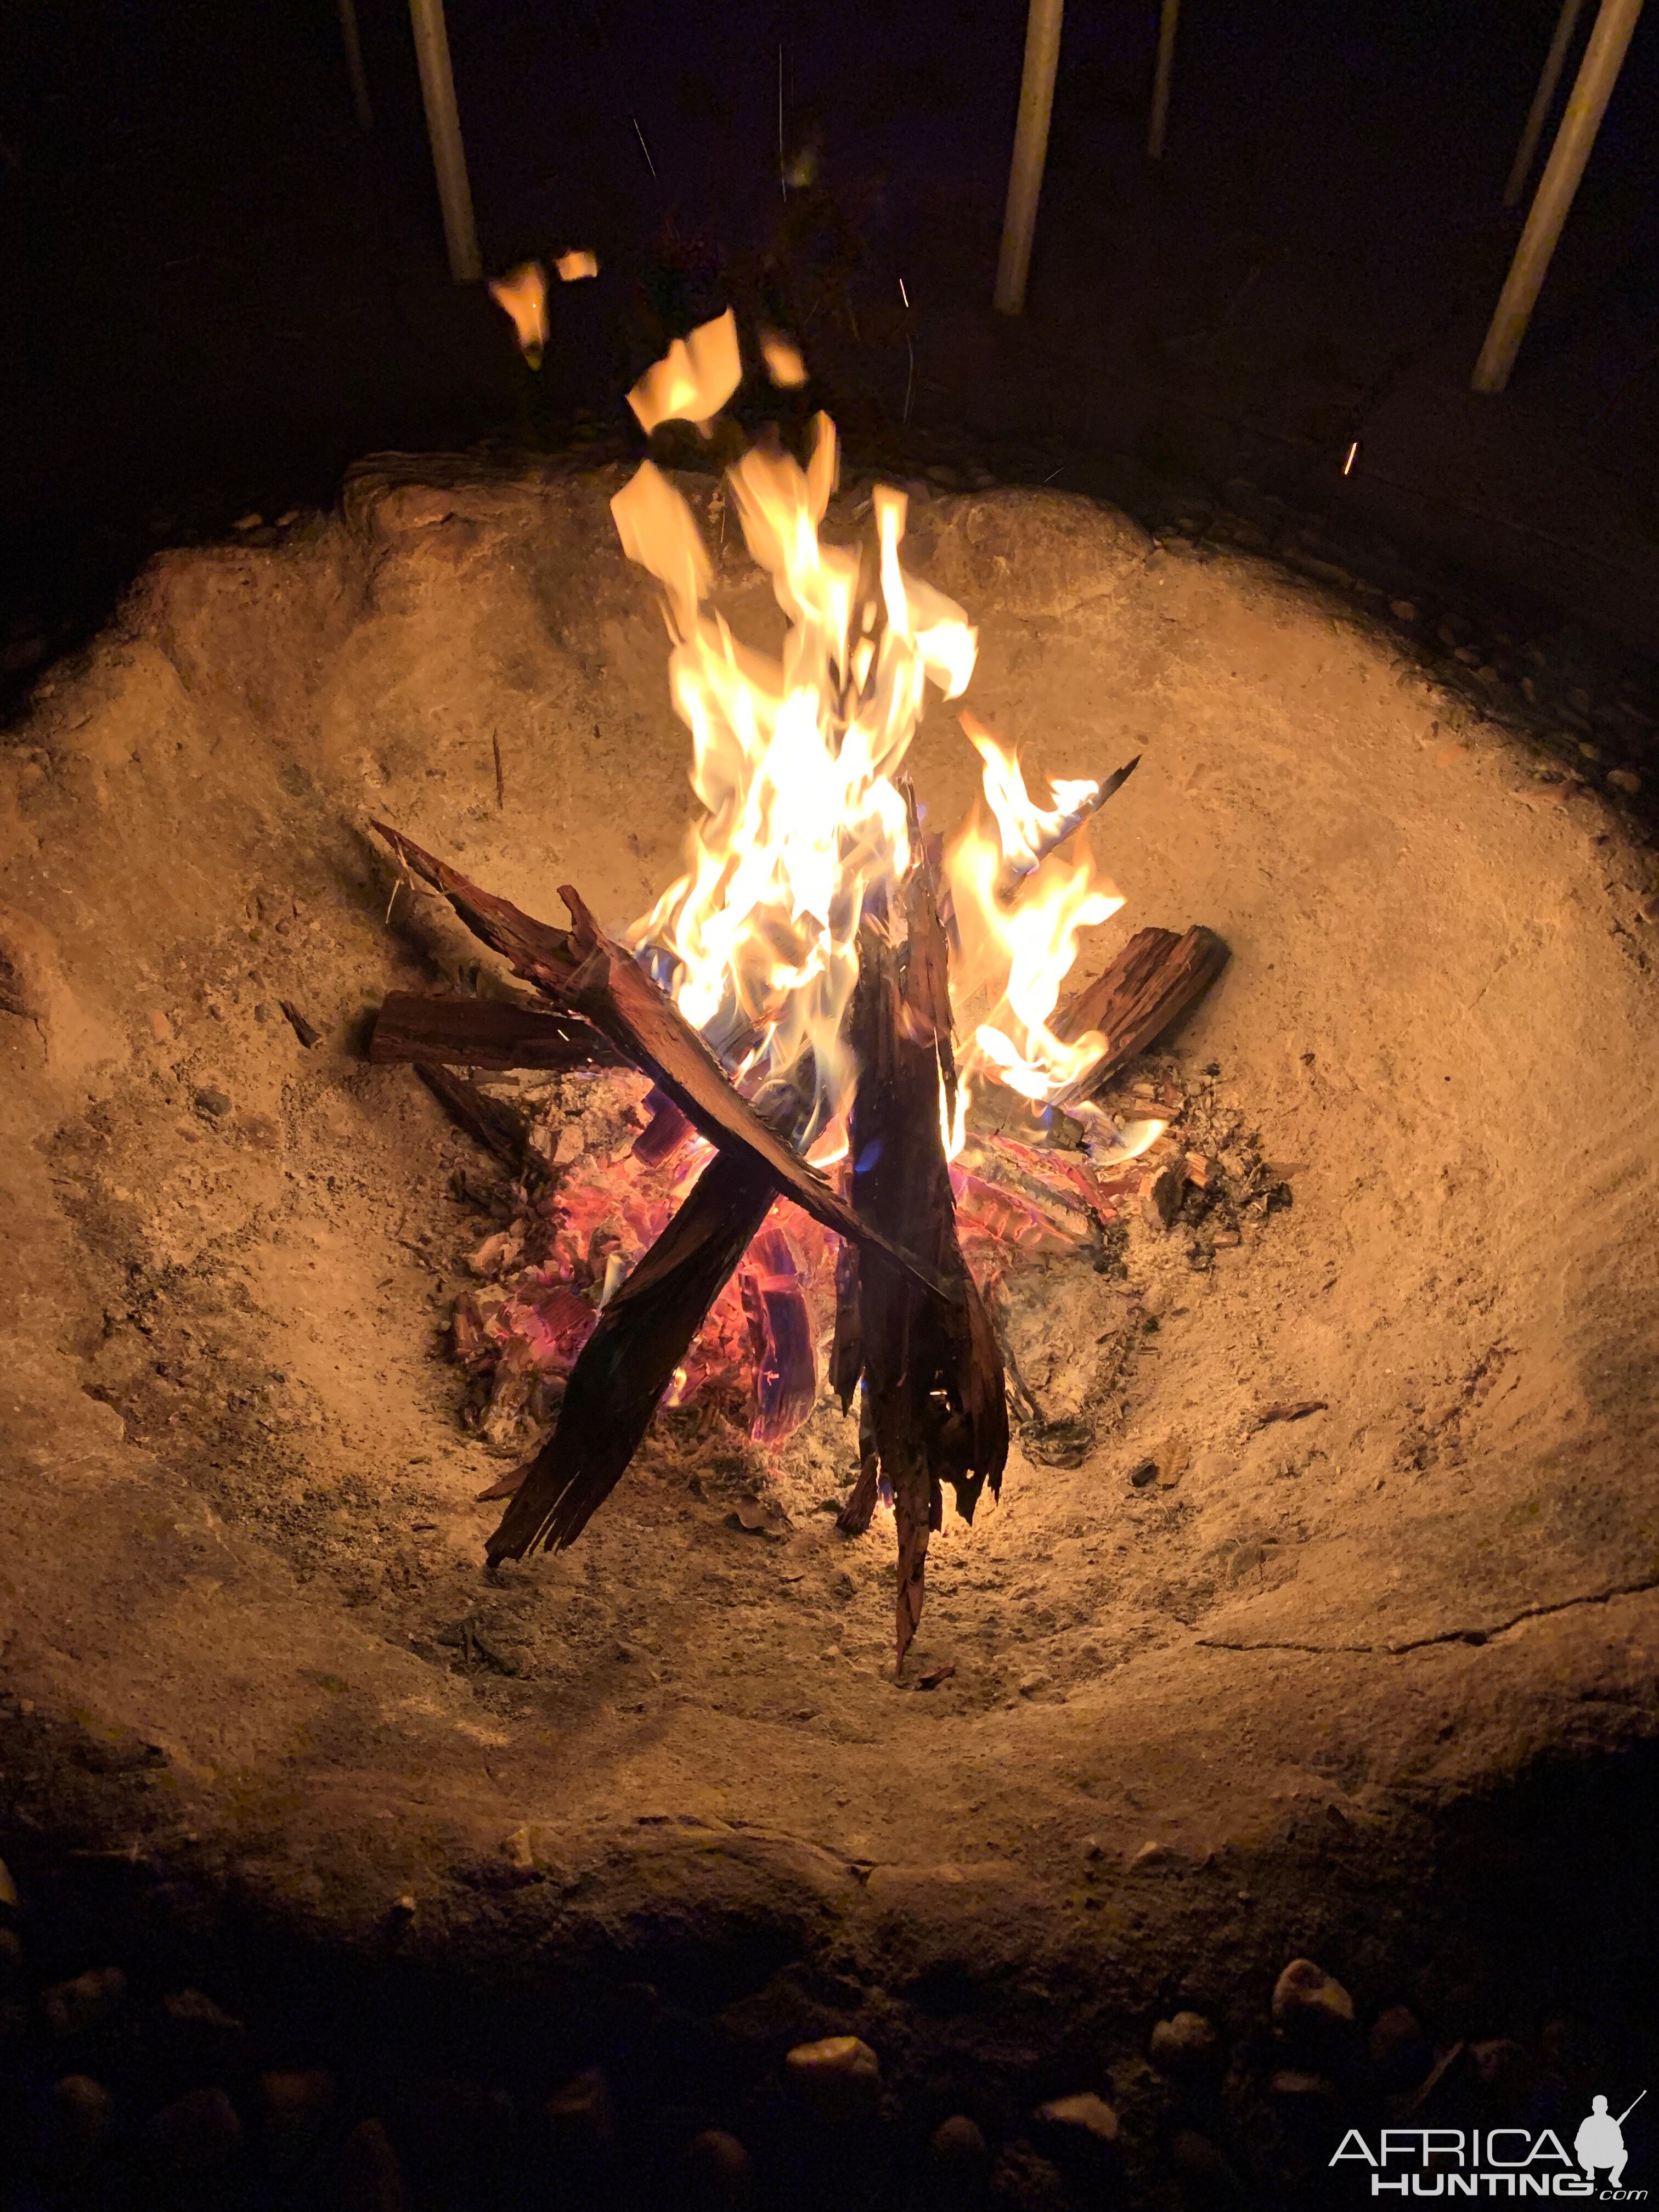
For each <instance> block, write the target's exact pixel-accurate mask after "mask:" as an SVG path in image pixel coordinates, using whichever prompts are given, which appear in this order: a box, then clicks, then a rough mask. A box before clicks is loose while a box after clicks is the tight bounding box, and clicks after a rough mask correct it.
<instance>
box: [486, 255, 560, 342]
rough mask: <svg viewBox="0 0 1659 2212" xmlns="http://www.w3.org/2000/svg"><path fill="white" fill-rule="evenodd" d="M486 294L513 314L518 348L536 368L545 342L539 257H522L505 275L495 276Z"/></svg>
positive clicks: (544, 275)
mask: <svg viewBox="0 0 1659 2212" xmlns="http://www.w3.org/2000/svg"><path fill="white" fill-rule="evenodd" d="M489 296H490V298H491V299H492V300H493V301H495V304H496V306H497V307H503V308H505V309H506V311H507V313H508V315H510V316H511V317H512V319H513V330H514V331H516V332H517V334H518V339H519V350H520V353H522V354H523V356H524V357H525V359H526V361H527V362H529V363H530V366H531V367H532V368H540V367H541V364H542V348H543V347H544V345H545V344H546V343H547V271H546V270H544V268H543V267H542V264H541V263H540V262H539V261H521V262H520V264H519V266H518V267H517V268H516V269H511V270H508V271H507V275H506V276H497V277H496V278H495V280H494V282H493V283H491V285H490V287H489Z"/></svg>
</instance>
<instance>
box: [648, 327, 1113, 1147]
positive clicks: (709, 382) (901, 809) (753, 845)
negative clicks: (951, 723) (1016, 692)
mask: <svg viewBox="0 0 1659 2212" xmlns="http://www.w3.org/2000/svg"><path fill="white" fill-rule="evenodd" d="M722 328H723V329H724V331H725V333H726V335H725V337H721V338H720V340H719V343H718V345H715V344H714V342H713V341H710V340H708V333H710V332H714V331H720V330H721V329H722ZM721 348H727V349H729V351H728V356H727V357H726V362H725V366H724V367H723V368H720V372H719V374H718V375H714V376H713V377H712V378H711V377H710V375H709V374H708V368H709V362H710V359H711V357H712V356H713V355H714V354H718V353H719V352H720V349H721ZM694 353H695V354H699V355H700V356H701V357H702V358H701V362H699V361H698V360H696V359H693V358H692V356H693V355H694ZM681 354H684V356H686V358H685V360H684V361H678V360H677V356H678V355H681ZM735 371H736V335H735V326H734V325H733V323H732V318H731V316H730V315H729V314H728V315H727V316H725V317H723V318H721V319H720V325H714V324H706V325H703V328H702V331H695V332H693V334H692V337H691V339H690V341H688V342H686V343H684V344H680V345H677V347H676V348H675V349H671V351H670V354H669V355H668V356H667V357H666V358H665V360H664V361H663V362H658V363H657V364H656V366H655V367H654V368H653V369H652V370H650V371H649V372H648V373H647V376H646V377H644V378H643V379H642V380H641V384H640V386H637V387H636V389H635V393H634V394H633V395H632V398H633V403H634V405H635V412H636V413H637V414H638V415H639V416H640V419H641V422H644V423H645V424H646V426H647V428H649V427H651V424H652V422H654V421H657V420H662V419H666V415H667V413H670V412H672V413H681V414H684V415H686V416H688V417H689V419H690V420H693V421H698V420H702V419H703V418H704V410H708V411H712V409H713V407H714V406H718V405H721V404H724V402H725V400H726V398H729V397H730V396H731V392H732V389H733V388H735V381H736V375H735ZM728 376H729V377H730V381H728V380H727V378H728ZM693 385H696V391H695V392H692V389H691V387H692V386H693ZM644 393H648V394H650V395H652V396H651V398H649V400H648V402H647V404H641V394H644ZM716 393H717V394H718V397H714V396H713V395H714V394H716ZM711 402H712V404H711ZM659 407H660V408H661V409H662V410H663V411H662V412H660V413H659V412H657V411H655V410H657V409H658V408H659ZM836 466H837V448H836V433H835V426H834V425H833V424H832V423H831V422H830V421H829V417H828V416H824V415H822V414H820V415H818V416H816V417H815V418H814V420H813V424H812V444H811V452H810V454H809V456H808V458H807V459H806V462H805V465H804V466H803V465H802V464H801V463H800V462H799V461H798V460H796V459H794V458H793V456H792V455H790V454H788V453H784V452H781V451H774V450H763V449H762V448H760V447H756V448H753V449H751V450H750V452H749V453H745V454H744V457H743V459H741V460H739V461H738V462H737V463H736V464H735V465H734V466H733V467H732V469H730V470H729V471H728V472H727V478H726V482H727V486H728V489H729V493H730V497H731V501H732V507H733V508H734V509H735V511H736V513H737V516H738V522H739V524H740V526H741V527H742V531H743V535H744V542H745V544H746V545H747V546H748V549H749V551H750V554H751V555H752V556H753V558H754V559H755V561H756V562H757V563H758V565H759V566H760V567H761V568H763V570H764V571H765V572H766V574H768V576H769V578H770V580H771V585H772V590H773V593H774V596H775V599H776V600H777V603H778V605H779V607H780V608H781V611H782V612H783V615H784V617H785V623H786V628H785V634H784V641H783V647H782V650H781V653H779V654H778V655H777V656H776V657H775V658H772V657H769V656H767V655H764V654H763V653H758V652H757V651H756V650H754V649H753V648H752V647H748V646H745V645H744V644H743V643H742V642H741V641H739V640H738V638H736V637H735V636H734V635H732V631H731V629H730V628H729V627H728V625H727V624H726V621H725V620H724V618H723V617H721V616H720V615H719V614H717V613H714V612H712V611H709V610H708V608H707V606H706V605H705V602H706V600H707V599H708V593H709V590H710V586H711V570H710V566H709V562H708V556H707V555H706V553H705V551H704V550H703V547H702V541H701V538H700V537H699V534H698V530H697V526H696V520H695V518H694V516H693V515H692V513H691V510H690V507H689V506H688V505H687V503H686V501H685V500H684V498H683V497H682V495H680V493H679V492H678V491H677V490H676V489H675V488H674V486H673V485H672V484H671V483H670V482H669V480H668V478H667V477H665V476H664V475H663V473H662V471H660V470H659V469H657V468H656V467H655V466H654V465H653V464H652V463H651V462H649V461H647V462H646V463H645V464H644V465H642V466H641V468H640V469H639V471H637V472H636V474H635V477H633V479H632V480H631V482H630V483H629V484H628V485H627V486H626V487H625V488H624V489H623V490H622V491H621V492H619V493H618V494H617V496H616V498H615V499H614V500H613V501H612V502H611V507H612V513H613V514H614V516H615V519H616V523H617V532H618V534H619V536H620V537H621V539H622V543H623V550H625V552H626V553H627V554H628V556H629V559H630V560H633V561H635V562H639V563H640V565H641V567H643V568H647V569H648V570H649V571H650V573H651V574H653V576H655V577H656V578H657V580H659V583H660V584H661V585H662V586H663V589H664V592H665V600H666V612H667V616H668V621H669V628H670V633H671V636H672V638H673V640H674V645H673V650H672V653H671V658H670V662H669V684H670V690H671V696H672V698H673V702H674V708H675V711H676V712H677V714H678V715H679V717H680V719H681V720H683V721H684V723H685V725H686V726H687V728H688V729H689V730H690V733H691V743H692V766H691V785H692V789H693V791H694V792H695V793H696V797H697V799H698V802H699V805H700V806H701V808H702V817H701V818H700V819H699V820H697V821H696V823H694V824H693V825H692V828H691V829H690V834H689V837H688V843H687V854H686V866H685V872H684V874H683V875H682V876H681V877H680V878H679V880H678V882H677V883H675V884H671V886H670V888H669V889H668V890H666V891H665V892H664V894H663V896H661V898H659V900H658V901H657V902H656V904H655V906H653V908H652V909H651V911H650V912H649V913H648V914H647V915H644V916H642V917H641V920H640V921H637V922H636V923H635V926H634V927H633V929H632V930H631V932H630V933H629V940H630V942H631V943H632V944H633V945H635V948H636V950H638V951H641V954H642V955H644V956H646V957H648V958H650V959H651V960H652V962H653V964H654V966H655V968H656V972H658V973H659V975H662V976H663V977H664V979H665V982H666V984H667V987H669V988H670V989H671V992H672V994H673V995H674V998H675V1000H676V1002H677V1003H678V1006H679V1007H680V1010H681V1012H683V1013H684V1015H685V1016H686V1018H687V1019H688V1020H689V1021H690V1022H691V1023H692V1024H693V1025H694V1026H696V1028H698V1029H701V1030H703V1031H704V1032H705V1033H706V1034H708V1035H709V1036H710V1037H711V1040H712V1041H714V1042H715V1044H716V1048H717V1049H720V1050H721V1051H723V1052H725V1053H726V1054H728V1056H733V1055H736V1054H738V1053H741V1054H743V1055H744V1064H745V1066H747V1067H749V1068H750V1069H758V1068H763V1067H764V1068H767V1069H771V1070H777V1069H782V1068H787V1067H788V1066H792V1065H793V1063H794V1062H795V1060H797V1058H798V1056H799V1054H801V1053H802V1052H803V1051H804V1050H805V1049H807V1048H811V1052H812V1054H813V1055H814V1057H815V1060H816V1063H817V1080H818V1087H819V1101H818V1116H817V1129H816V1132H815V1135H814V1141H813V1143H812V1146H811V1155H810V1156H811V1158H814V1159H815V1160H820V1161H822V1162H824V1163H827V1162H828V1161H829V1160H830V1159H831V1158H839V1157H840V1156H841V1154H842V1151H843V1150H844V1147H845V1136H844V1133H843V1132H842V1130H841V1129H840V1128H839V1127H838V1122H837V1117H838V1116H840V1115H842V1111H843V1109H845V1107H846V1105H847V1103H848V1101H849V1099H850V1096H851V1088H852V1083H853V1079H854V1076H855V1074H856V1069H855V1068H854V1066H853V1064H852V1062H851V1059H850V1056H849V1054H848V1049H847V1046H846V1042H845V1040H844V1038H843V1036H842V1030H843V1026H844V1018H845V1015H846V1012H847V1006H848V1000H849V998H850V995H851V993H852V989H853V986H854V982H855V981H856V979H857V974H858V933H859V929H860V921H861V920H862V919H863V916H864V915H865V911H866V896H867V895H868V894H869V893H871V892H872V891H873V890H884V889H892V888H895V887H896V885H897V884H898V881H899V879H900V878H902V875H903V873H904V872H905V871H906V870H907V869H908V866H909V865H910V860H911V852H910V840H909V833H908V823H907V812H906V805H905V799H904V797H903V796H902V793H901V792H900V790H899V789H898V787H896V783H895V781H894V779H895V777H896V775H897V774H898V772H899V770H900V769H901V767H902V763H903V761H904V758H905V756H906V754H907V752H908V749H909V746H910V744H911V741H912V739H913V738H914V737H915V732H916V729H917V726H918V724H919V722H920V720H921V714H922V710H923V708H924V706H925V704H926V701H927V687H928V685H929V684H932V685H933V686H934V687H935V689H936V690H939V692H941V693H943V695H944V696H945V697H946V698H954V697H956V696H958V695H959V694H960V693H961V692H962V691H963V690H964V689H965V688H966V686H967V684H968V683H969V678H971V676H972V674H973V671H974V664H975V652H976V640H975V632H974V629H973V628H972V625H971V624H970V623H969V621H968V619H967V617H966V616H965V615H964V614H963V611H962V609H961V608H960V607H959V606H957V605H956V603H955V602H954V601H953V600H951V599H947V598H946V597H945V595H944V593H943V592H939V591H937V590H935V589H934V588H933V586H931V585H928V584H926V583H924V582H922V581H921V580H920V579H918V578H917V577H915V576H913V575H910V574H907V572H906V571H905V569H904V567H903V565H902V562H901V560H900V547H901V545H902V540H903V536H904V526H905V515H906V501H905V498H904V495H903V494H902V492H898V491H896V490H893V489H890V488H889V487H887V486H884V485H883V486H878V488H877V489H876V491H875V494H874V496H873V508H874V522H875V536H876V546H875V586H874V589H873V590H872V588H871V582H870V577H869V572H868V569H867V568H866V567H865V566H864V563H863V562H861V559H860V555H859V554H858V553H857V552H856V551H854V550H847V549H843V548H841V547H838V546H834V545H826V544H823V541H822V539H821V538H820V535H819V532H820V528H821V526H822V524H823V518H824V514H825V512H826V510H827V508H828V506H829V499H830V496H831V494H832V493H833V491H834V489H835V484H836ZM966 719H967V718H964V720H966ZM969 735H970V737H972V738H973V739H974V742H975V745H976V746H977V747H978V749H979V750H980V754H981V760H982V761H983V763H984V769H983V782H984V790H985V805H984V807H982V808H976V809H975V813H974V814H973V816H972V817H970V818H969V822H968V823H967V824H966V825H965V826H964V828H963V830H962V832H961V833H960V835H959V836H957V839H956V840H955V841H954V842H953V843H952V845H951V848H950V849H949V851H948V853H947V854H946V856H945V878H946V881H947V883H948V885H949V889H950V893H951V902H952V905H953V908H954V912H955V921H956V927H957V934H958V938H959V940H960V944H959V950H958V953H957V956H955V957H953V960H952V976H951V995H952V1000H953V1003H954V1006H955V1009H956V1012H957V1018H958V1031H959V1034H964V1035H967V1036H969V1037H970V1040H971V1042H970V1043H969V1050H968V1053H967V1054H966V1056H965V1062H964V1067H963V1082H962V1084H961V1085H960V1089H959V1092H958V1097H957V1111H956V1113H955V1115H950V1116H947V1115H946V1111H945V1102H944V1097H943V1092H942V1091H941V1098H940V1124H941V1133H942V1135H943V1137H944V1139H945V1147H946V1151H947V1153H948V1154H949V1155H950V1156H951V1157H954V1156H955V1154H956V1152H957V1151H958V1150H959V1149H960V1147H961V1145H962V1142H963V1136H964V1133H965V1122H966V1115H967V1109H968V1099H969V1081H968V1080H967V1078H968V1077H969V1074H971V1073H973V1072H974V1071H975V1069H977V1070H979V1071H981V1072H982V1073H985V1074H987V1075H990V1076H993V1077H994V1078H995V1079H998V1080H1000V1081H1001V1082H1003V1083H1006V1084H1007V1085H1010V1086H1011V1087H1012V1089H1014V1090H1016V1091H1019V1092H1021V1093H1022V1094H1023V1095H1024V1097H1028V1098H1031V1099H1033V1100H1041V1099H1046V1098H1049V1097H1053V1096H1054V1094H1055V1092H1056V1091H1060V1090H1061V1089H1063V1088H1064V1087H1065V1086H1066V1085H1069V1084H1071V1083H1073V1082H1074V1081H1075V1080H1076V1079H1078V1077H1079V1076H1080V1075H1081V1074H1082V1073H1084V1072H1085V1070H1086V1069H1087V1068H1088V1067H1089V1066H1091V1064H1092V1062H1093V1061H1094V1060H1096V1059H1097V1058H1098V1056H1099V1054H1100V1053H1101V1051H1102V1050H1103V1046H1104V1040H1103V1038H1102V1037H1101V1036H1099V1035H1098V1033H1097V1032H1091V1034H1090V1035H1089V1036H1085V1037H1081V1038H1078V1039H1075V1040H1070V1041H1067V1040H1063V1039H1061V1038H1060V1037H1059V1036H1056V1035H1055V1034H1054V1030H1053V1029H1052V1028H1051V1027H1050V1025H1049V1024H1050V1019H1051V1017H1052V1016H1053V1014H1054V1008H1055V1006H1056V1005H1057V1004H1058V1002H1059V998H1060V990H1061V987H1062V986H1063V984H1064V981H1065V979H1066V974H1067V971H1068V970H1069V969H1070V968H1071V966H1072V963H1073V960H1074V959H1075V957H1076V955H1077V950H1078V943H1079V936H1080V934H1081V933H1082V932H1083V931H1084V930H1085V929H1088V928H1091V927H1095V926H1096V925H1097V924H1098V923H1099V922H1102V921H1105V920H1106V919H1107V917H1108V916H1109V915H1111V914H1113V913H1114V912H1115V911H1116V909H1117V908H1118V907H1119V906H1120V905H1121V903H1122V902H1121V899H1120V898H1119V897H1118V896H1116V894H1115V893H1114V892H1112V891H1110V890H1107V889H1103V888H1102V887H1101V886H1100V884H1099V883H1098V881H1097V877H1096V873H1095V870H1094V867H1093V865H1092V862H1091V859H1090V856H1089V853H1088V849H1087V840H1086V837H1082V838H1080V839H1079V844H1078V847H1077V848H1076V852H1075V855H1074V857H1073V859H1072V860H1069V861H1068V860H1061V859H1060V858H1059V857H1058V855H1057V854H1050V855H1049V857H1048V858H1047V859H1046V860H1042V861H1041V863H1040V864H1038V863H1037V859H1036V856H1037V854H1038V853H1039V852H1040V851H1041V850H1042V849H1043V848H1045V846H1046V845H1048V844H1052V843H1053V842H1054V832H1055V830H1056V829H1058V828H1059V827H1060V825H1061V824H1062V823H1063V822H1064V820H1065V817H1067V816H1068V815H1069V814H1070V813H1071V812H1072V811H1074V810H1075V809H1076V808H1077V807H1078V806H1079V805H1082V804H1083V803H1084V801H1085V799H1088V798H1091V797H1092V796H1093V794H1094V792H1095V790H1096V788H1097V787H1096V786H1094V785H1093V784H1091V783H1083V782H1073V783H1056V785H1055V786H1054V809H1052V810H1044V809H1042V808H1039V807H1037V806H1036V805H1035V803H1034V802H1033V801H1032V800H1031V799H1030V794H1029V793H1028V792H1027V790H1026V788H1025V784H1024V778H1023V776H1022V775H1021V773H1020V770H1019V766H1018V761H1017V760H1016V758H1015V757H1014V755H1013V753H1012V750H1011V749H1008V748H1006V747H1004V746H1002V745H1000V744H999V743H998V741H997V740H996V739H994V738H992V737H991V736H990V735H989V733H988V732H984V731H982V730H981V728H980V726H979V725H978V724H976V723H972V724H970V725H969ZM1022 868H1023V869H1024V876H1023V880H1022V879H1021V877H1020V871H1021V870H1022ZM1011 871H1012V878H1011ZM1011 879H1012V881H1013V882H1014V884H1015V890H1013V891H1012V892H1011V891H1010V890H1009V889H1008V885H1009V883H1010V881H1011ZM901 903H902V902H896V901H894V902H889V906H888V912H889V913H890V915H894V914H896V913H897V912H898V911H900V910H901ZM964 1012H966V1013H967V1014H968V1016H969V1018H968V1019H966V1020H965V1021H964V1020H963V1015H964Z"/></svg>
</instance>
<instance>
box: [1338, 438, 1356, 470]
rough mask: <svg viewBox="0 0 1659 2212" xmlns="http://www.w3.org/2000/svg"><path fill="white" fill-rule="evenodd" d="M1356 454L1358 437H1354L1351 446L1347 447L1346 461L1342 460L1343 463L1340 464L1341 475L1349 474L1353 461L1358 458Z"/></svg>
mask: <svg viewBox="0 0 1659 2212" xmlns="http://www.w3.org/2000/svg"><path fill="white" fill-rule="evenodd" d="M1358 455H1359V441H1358V438H1356V439H1355V440H1354V441H1353V443H1352V445H1351V446H1350V447H1349V448H1348V458H1347V459H1346V461H1344V462H1343V464H1342V473H1343V475H1344V476H1345V477H1346V476H1348V475H1350V474H1351V473H1352V469H1353V465H1354V462H1355V461H1356V460H1357V459H1358Z"/></svg>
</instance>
